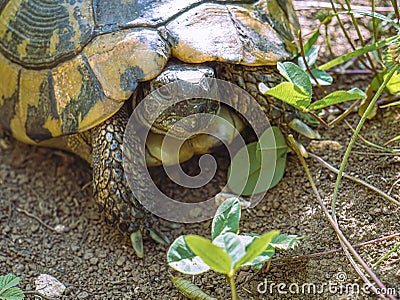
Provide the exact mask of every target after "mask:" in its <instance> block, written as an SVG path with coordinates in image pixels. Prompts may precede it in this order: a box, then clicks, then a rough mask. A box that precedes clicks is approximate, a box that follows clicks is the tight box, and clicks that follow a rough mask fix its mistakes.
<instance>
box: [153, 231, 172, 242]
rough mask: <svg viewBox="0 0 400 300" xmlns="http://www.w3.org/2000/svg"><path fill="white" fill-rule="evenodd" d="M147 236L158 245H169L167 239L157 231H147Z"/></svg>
mask: <svg viewBox="0 0 400 300" xmlns="http://www.w3.org/2000/svg"><path fill="white" fill-rule="evenodd" d="M149 234H150V237H151V238H152V239H153V240H154V241H155V242H157V243H159V244H163V245H168V244H170V243H171V242H170V240H169V239H168V237H167V236H166V235H165V234H164V233H162V232H161V231H159V230H157V229H154V228H152V229H149Z"/></svg>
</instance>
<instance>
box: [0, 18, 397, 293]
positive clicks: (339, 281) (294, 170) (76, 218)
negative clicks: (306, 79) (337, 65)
mask: <svg viewBox="0 0 400 300" xmlns="http://www.w3.org/2000/svg"><path fill="white" fill-rule="evenodd" d="M312 13H313V12H312V11H307V14H312ZM301 22H302V24H303V25H307V26H310V25H312V24H310V22H309V19H305V18H304V15H303V14H302V17H301ZM337 45H340V43H339V44H337ZM337 47H338V49H340V47H339V46H337ZM340 79H341V80H342V81H344V82H346V80H349V78H348V77H346V76H342V77H341V78H340ZM351 79H352V80H351V85H350V86H349V84H348V86H347V88H348V89H349V88H351V87H353V86H357V87H359V88H361V89H363V88H365V84H366V82H367V81H366V79H365V78H360V79H359V80H357V78H356V79H355V78H351ZM347 120H348V121H349V122H350V124H351V125H352V126H354V127H355V126H356V124H357V123H358V120H359V117H358V116H357V115H356V114H352V115H350V117H349V118H348V119H347ZM399 127H400V110H399V109H398V108H397V109H381V110H379V111H378V114H377V116H376V118H374V119H373V120H372V121H368V122H367V123H366V124H365V126H364V128H363V130H362V135H363V136H364V137H365V138H366V139H368V140H369V141H371V142H373V143H376V144H379V145H383V144H384V143H385V142H386V141H388V140H389V139H391V138H393V137H394V136H397V135H398V134H399V130H398V128H399ZM320 133H321V135H322V140H323V141H335V142H337V143H339V144H340V145H341V146H342V148H341V149H336V147H332V146H329V145H332V143H330V144H328V146H322V148H317V149H315V150H313V152H314V153H315V154H317V155H320V156H321V157H322V158H323V159H325V160H326V161H328V162H329V163H331V164H333V165H334V166H339V164H340V160H341V158H342V156H343V154H344V151H345V148H346V145H347V143H348V142H349V140H350V137H351V134H352V132H351V130H350V129H349V128H348V127H347V125H346V124H345V123H344V122H342V123H340V124H338V125H336V126H335V127H333V128H331V129H330V130H322V129H321V130H320ZM392 146H393V147H395V146H397V147H399V143H397V144H395V143H394V144H393V145H392ZM307 162H308V164H309V167H310V169H311V172H312V175H313V177H314V180H315V181H316V184H317V187H318V189H319V191H320V193H321V195H322V197H323V199H324V201H325V204H326V205H328V206H329V204H330V200H331V195H332V193H333V187H334V183H335V178H336V177H335V175H333V174H332V173H331V172H330V171H328V170H327V169H325V168H323V167H321V165H320V164H318V163H317V162H316V161H315V160H312V159H308V160H307ZM346 172H347V173H349V174H351V175H353V176H356V177H358V178H360V179H363V180H365V181H367V182H369V183H371V184H372V185H374V186H376V187H378V188H380V189H381V190H383V191H385V192H389V191H390V194H391V196H392V197H394V198H395V199H397V200H398V201H400V184H399V182H398V181H399V179H400V156H399V155H389V154H385V155H383V154H382V153H380V152H377V150H375V149H372V148H370V147H366V146H365V144H363V143H362V142H361V141H359V142H358V143H357V144H356V146H355V148H354V151H353V152H352V155H351V157H350V160H349V164H348V167H347V168H346ZM337 211H338V214H337V215H338V220H339V225H340V228H341V230H342V231H343V233H344V234H345V235H346V237H347V238H348V240H349V241H350V242H351V243H352V244H353V245H357V244H360V243H364V242H367V241H371V240H375V239H380V240H378V241H375V242H373V243H371V244H368V245H365V246H362V247H359V248H357V250H358V251H359V253H360V255H361V256H362V258H363V259H364V260H365V261H366V262H367V263H368V264H369V265H370V266H371V265H372V264H373V263H375V262H376V261H377V260H378V259H379V258H381V257H382V256H383V255H384V254H385V253H387V252H388V251H389V250H390V249H392V248H393V247H394V246H396V245H397V244H398V243H400V236H397V237H396V238H391V239H386V240H385V239H383V238H384V237H388V236H390V235H394V234H399V232H400V225H399V224H400V217H399V208H398V207H396V206H395V205H393V204H391V203H389V202H388V201H387V200H384V199H383V198H382V197H380V196H378V195H377V194H375V193H374V192H372V191H370V190H368V189H367V188H365V187H363V186H360V185H357V184H355V183H353V182H350V181H348V180H344V181H343V183H342V185H341V188H340V196H339V199H338V202H337ZM26 212H28V213H29V214H31V216H28V215H27V214H26ZM32 215H33V216H35V217H37V218H39V219H40V220H41V221H42V222H44V223H45V224H46V225H48V226H49V228H48V227H45V226H44V225H43V224H40V223H39V222H38V221H37V220H36V219H35V218H33V217H32ZM242 215H243V217H242V221H241V231H242V232H257V233H263V232H266V231H268V230H272V229H278V230H280V231H281V233H288V234H297V235H306V236H307V238H306V239H304V240H303V241H302V242H301V244H300V247H298V248H297V249H295V250H292V251H288V252H279V251H278V253H277V255H276V258H278V259H280V260H278V261H274V262H272V264H271V268H270V270H269V271H268V272H260V273H258V274H256V275H255V276H254V277H252V276H253V275H254V273H253V272H252V271H251V270H244V271H241V272H239V274H238V276H237V282H238V285H239V294H240V296H241V297H242V298H243V299H376V296H373V295H371V294H369V290H368V289H365V290H362V284H363V282H362V280H361V279H359V277H358V275H357V274H356V273H355V271H354V270H353V268H352V266H351V265H350V263H349V261H348V260H347V258H346V256H345V255H344V254H343V252H335V253H331V254H326V253H325V254H324V252H327V251H330V250H334V249H339V248H340V243H339V242H338V238H337V236H336V234H335V233H334V231H333V230H332V228H331V227H330V225H329V223H328V221H327V220H326V218H325V216H324V215H323V213H322V210H321V208H320V207H319V205H318V203H317V200H316V198H315V195H314V194H313V192H312V190H311V187H310V184H309V183H308V181H307V179H306V177H305V173H304V170H303V169H302V167H301V165H300V163H299V161H298V159H297V158H296V157H295V156H294V155H289V156H288V163H287V169H286V173H285V176H284V178H283V180H282V181H281V183H280V184H279V185H278V186H277V187H275V188H273V189H272V190H271V191H269V192H268V194H267V195H266V197H265V198H264V200H263V201H262V202H261V203H260V204H259V205H258V206H257V207H256V208H254V209H252V210H246V211H243V214H242ZM0 224H1V227H0V236H1V239H0V274H1V275H3V274H6V273H9V272H12V273H14V274H16V275H18V276H20V277H21V284H20V287H21V288H23V289H25V290H33V289H35V286H34V281H35V278H37V277H38V276H39V274H43V273H45V274H50V275H52V276H54V277H56V278H57V279H58V280H59V281H60V282H62V283H63V284H64V285H65V286H66V290H65V292H64V294H63V296H62V299H184V297H183V296H181V295H180V294H179V293H178V292H177V291H176V289H175V288H174V287H173V285H172V283H171V281H170V279H169V276H170V274H172V275H177V273H176V272H173V271H172V270H170V269H169V267H168V266H167V264H166V250H167V249H166V248H164V247H161V246H158V245H155V244H154V243H152V242H151V241H146V244H145V251H146V256H145V258H144V259H137V258H136V257H135V256H134V253H133V250H132V249H131V246H130V243H129V240H128V239H127V238H126V237H125V236H123V235H122V234H121V233H119V232H118V230H116V229H115V228H112V227H108V226H105V225H104V223H103V220H102V218H101V215H99V213H98V212H97V206H96V204H95V203H94V200H93V198H92V192H91V170H90V167H89V166H88V165H87V164H86V163H85V162H83V161H82V160H80V159H79V158H76V157H74V156H71V155H69V154H65V153H62V152H60V151H54V150H50V149H43V148H37V147H33V146H29V145H24V144H21V143H19V142H17V141H15V140H13V139H11V138H9V137H8V136H7V135H6V134H5V133H3V132H1V131H0ZM60 225H62V226H64V230H63V231H62V233H57V232H54V231H53V230H52V228H55V227H57V226H60ZM188 233H194V234H199V235H203V236H207V237H209V234H210V221H208V222H204V223H200V224H193V225H185V226H181V227H180V228H178V229H173V230H172V229H171V230H170V231H168V232H167V235H168V236H169V238H170V239H171V240H173V239H174V238H176V237H178V236H179V235H181V234H188ZM315 253H321V255H317V256H309V255H310V254H315ZM307 255H308V256H309V257H306V258H300V259H297V260H291V261H286V260H283V259H284V258H291V257H295V256H307ZM399 259H400V257H399V253H398V252H397V253H396V252H395V253H393V254H391V255H390V257H389V258H388V259H387V260H386V261H385V262H384V263H382V264H381V265H380V266H379V267H378V268H376V269H374V271H375V272H376V274H377V276H378V277H379V278H380V279H381V281H382V282H383V283H384V284H385V285H386V286H387V287H390V288H395V289H396V293H397V294H396V295H397V297H400V268H399V263H400V262H399ZM189 279H190V280H191V279H192V278H189ZM193 282H194V283H195V284H197V285H199V286H201V287H202V288H203V289H204V290H206V291H207V292H209V293H210V294H212V295H213V296H215V297H218V298H220V299H229V297H230V292H229V288H228V287H227V284H226V283H225V280H224V278H223V277H222V276H220V275H217V274H215V273H213V272H208V273H205V274H203V275H202V276H199V277H196V278H194V279H193ZM265 283H266V284H265ZM278 284H285V285H286V286H285V287H283V286H282V285H281V291H282V290H283V291H284V292H286V293H281V292H279V289H278V287H277V285H278ZM304 284H305V285H304ZM302 285H303V287H304V286H305V287H306V288H305V290H303V291H302V290H301V286H302ZM313 285H315V286H316V287H317V289H318V290H317V293H316V294H315V293H313V292H312V290H311V291H308V290H307V286H313ZM257 287H258V290H257ZM296 287H299V288H300V291H299V292H298V293H293V291H295V289H296Z"/></svg>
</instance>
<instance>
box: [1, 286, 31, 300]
mask: <svg viewBox="0 0 400 300" xmlns="http://www.w3.org/2000/svg"><path fill="white" fill-rule="evenodd" d="M24 296H25V295H24V292H23V291H22V290H21V289H20V288H17V287H11V288H9V289H7V290H5V291H4V292H2V293H0V299H2V300H22V299H24Z"/></svg>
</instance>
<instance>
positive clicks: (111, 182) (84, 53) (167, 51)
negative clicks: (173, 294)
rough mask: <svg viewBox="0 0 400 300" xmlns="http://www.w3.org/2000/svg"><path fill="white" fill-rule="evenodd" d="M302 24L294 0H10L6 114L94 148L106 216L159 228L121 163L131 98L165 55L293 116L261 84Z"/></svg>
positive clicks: (1, 113)
mask: <svg viewBox="0 0 400 300" xmlns="http://www.w3.org/2000/svg"><path fill="white" fill-rule="evenodd" d="M297 30H298V22H297V18H296V15H295V13H294V10H293V7H292V3H291V1H290V0H289V1H284V0H260V1H252V0H230V1H223V0H218V1H217V0H216V1H204V0H188V1H173V0H142V1H138V0H131V1H118V0H116V1H108V0H105V1H100V0H94V1H93V0H91V1H89V0H2V1H0V74H1V75H0V76H1V79H2V84H1V86H0V95H1V97H0V121H1V123H2V125H3V127H4V128H5V129H7V130H9V131H10V132H11V133H12V135H13V136H14V137H15V138H16V139H18V140H20V141H22V142H25V143H29V144H35V145H43V146H50V147H57V148H61V149H67V150H69V151H72V152H74V153H76V154H78V155H79V156H81V157H83V158H84V159H86V160H87V161H88V162H89V163H91V165H92V167H93V184H94V197H95V199H96V201H97V203H98V204H99V207H100V210H101V211H102V212H103V213H104V216H105V218H106V220H107V221H108V222H109V223H117V224H118V226H119V228H120V229H121V230H122V231H126V232H129V233H132V232H140V231H141V230H142V229H145V230H146V229H147V230H149V231H150V233H151V234H153V237H154V236H157V234H156V231H155V230H152V228H153V227H154V226H155V225H154V224H153V223H154V218H153V216H151V215H150V214H149V213H148V212H146V211H145V210H144V209H142V207H141V205H140V204H139V203H138V201H137V200H136V199H135V197H134V196H133V194H132V192H131V191H130V190H129V188H128V186H127V184H126V181H125V177H124V170H123V168H122V164H121V160H122V151H121V147H122V138H123V133H124V127H125V124H126V122H127V119H128V117H129V113H130V112H129V110H128V109H126V108H125V106H124V103H125V102H127V101H126V100H128V99H132V95H133V96H134V97H133V99H132V101H131V102H132V103H133V106H134V104H135V103H136V101H139V100H140V99H136V97H135V95H136V94H137V93H136V92H137V91H140V90H142V87H143V86H144V85H146V84H148V83H149V82H151V81H152V80H154V78H156V76H158V75H159V74H160V73H161V72H162V71H163V70H164V69H165V68H166V66H167V64H169V65H173V64H175V63H176V62H179V63H180V62H184V63H187V64H201V65H202V66H207V67H210V68H212V69H213V70H214V71H215V76H216V77H217V78H220V79H225V80H228V81H230V82H233V83H235V84H237V85H239V86H240V87H241V88H243V89H245V90H247V91H248V92H249V93H250V94H252V95H253V96H254V97H255V98H256V99H257V100H258V102H259V103H260V104H261V105H262V106H263V109H264V110H265V112H266V115H267V116H268V118H269V119H270V121H272V123H280V124H287V123H288V122H289V121H290V120H291V118H293V114H291V113H287V111H288V109H287V108H286V106H285V105H284V104H282V103H281V102H279V101H277V100H275V99H271V98H267V97H265V96H263V95H261V94H260V93H259V92H258V88H257V84H258V83H259V82H264V83H265V82H266V83H269V84H270V85H274V84H276V83H278V82H279V81H280V80H281V78H280V77H279V76H278V75H277V72H276V68H275V65H276V63H277V62H278V61H283V60H288V59H291V58H292V57H293V56H294V54H295V53H296V45H295V43H294V40H295V38H294V36H295V35H296V31H297ZM195 66H196V65H195ZM199 66H200V65H199ZM139 94H140V93H139ZM155 105H156V104H155ZM204 105H205V106H204V107H203V108H204V110H205V111H207V109H208V108H207V107H206V106H207V105H208V104H207V103H204ZM133 138H134V137H133ZM156 239H157V238H156ZM139 252H140V251H139Z"/></svg>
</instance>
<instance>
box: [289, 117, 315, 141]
mask: <svg viewBox="0 0 400 300" xmlns="http://www.w3.org/2000/svg"><path fill="white" fill-rule="evenodd" d="M288 126H289V127H290V128H292V129H293V130H294V131H296V132H298V133H300V134H301V135H304V136H306V137H308V138H310V139H320V138H321V136H320V134H319V132H318V131H315V130H314V129H312V128H311V127H309V126H308V125H307V124H305V123H304V122H303V121H301V120H299V119H293V120H292V121H290V122H289V124H288Z"/></svg>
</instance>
